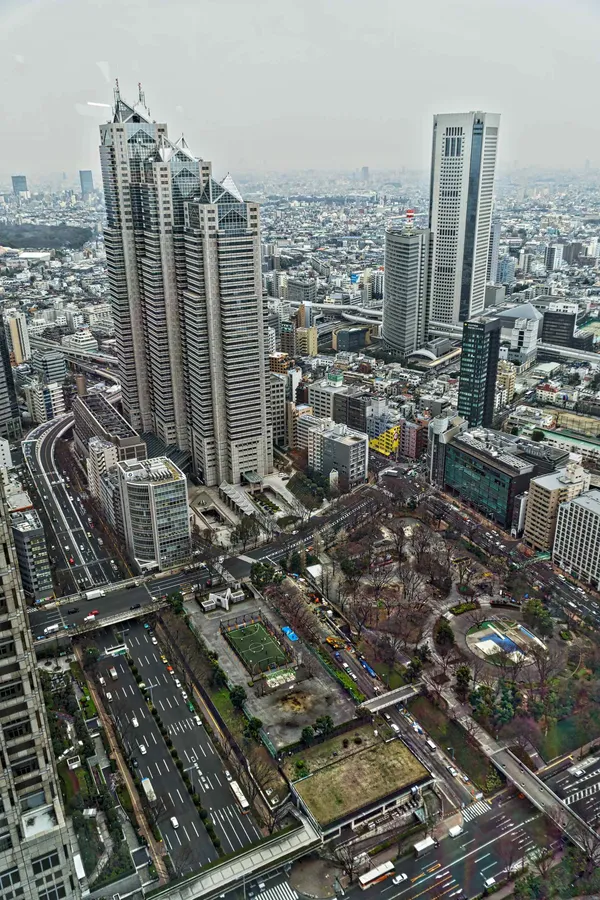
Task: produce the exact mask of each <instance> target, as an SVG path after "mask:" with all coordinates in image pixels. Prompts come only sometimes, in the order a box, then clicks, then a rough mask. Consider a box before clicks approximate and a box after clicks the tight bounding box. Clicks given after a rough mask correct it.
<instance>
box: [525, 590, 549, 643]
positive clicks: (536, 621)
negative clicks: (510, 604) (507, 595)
mask: <svg viewBox="0 0 600 900" xmlns="http://www.w3.org/2000/svg"><path fill="white" fill-rule="evenodd" d="M522 613H523V621H524V622H525V624H526V625H528V626H529V627H530V628H533V629H534V631H537V632H538V633H539V634H541V635H542V636H545V637H549V636H550V635H551V634H552V616H551V615H550V613H549V612H548V610H547V609H546V607H545V606H544V605H543V604H542V602H541V600H536V599H535V598H534V597H532V598H531V600H527V601H526V602H525V603H524V604H523V606H522Z"/></svg>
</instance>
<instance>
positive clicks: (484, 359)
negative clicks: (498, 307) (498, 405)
mask: <svg viewBox="0 0 600 900" xmlns="http://www.w3.org/2000/svg"><path fill="white" fill-rule="evenodd" d="M501 327H502V323H501V322H500V319H492V318H488V317H486V316H480V317H479V318H477V319H471V320H470V321H469V322H465V324H464V325H463V340H462V356H461V358H460V380H459V386H458V414H459V416H463V417H464V418H465V419H466V420H467V422H468V423H469V427H470V428H476V427H478V426H480V425H483V426H484V427H485V428H489V427H490V425H491V424H492V419H493V417H494V396H495V393H496V375H497V372H498V356H499V353H500V331H501Z"/></svg>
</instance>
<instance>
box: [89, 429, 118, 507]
mask: <svg viewBox="0 0 600 900" xmlns="http://www.w3.org/2000/svg"><path fill="white" fill-rule="evenodd" d="M118 461H119V453H118V450H117V447H116V446H115V444H113V443H112V441H105V440H104V439H103V438H99V437H92V438H90V439H89V441H88V456H87V459H86V461H85V466H86V469H87V479H88V488H89V492H90V494H91V495H92V497H96V499H98V500H100V499H101V495H102V490H101V484H102V479H103V477H104V476H105V475H106V474H107V473H108V472H110V471H111V470H112V469H114V467H115V466H116V465H117V462H118Z"/></svg>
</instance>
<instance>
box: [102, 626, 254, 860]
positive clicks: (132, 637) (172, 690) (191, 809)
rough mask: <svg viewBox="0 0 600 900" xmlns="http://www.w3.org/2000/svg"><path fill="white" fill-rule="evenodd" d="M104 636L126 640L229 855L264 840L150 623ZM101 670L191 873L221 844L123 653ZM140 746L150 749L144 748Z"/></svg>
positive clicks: (175, 855) (176, 855)
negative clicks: (112, 672)
mask: <svg viewBox="0 0 600 900" xmlns="http://www.w3.org/2000/svg"><path fill="white" fill-rule="evenodd" d="M99 637H100V642H101V645H102V647H103V648H104V649H106V648H108V647H112V646H116V645H118V644H120V643H125V644H126V645H127V647H128V650H129V653H130V655H131V657H132V659H133V661H134V663H135V665H136V666H137V668H138V670H139V674H140V675H141V677H142V679H143V683H145V684H146V686H147V688H148V691H149V694H150V695H151V700H152V703H153V704H154V705H155V706H156V708H157V709H158V712H159V715H160V718H161V720H162V723H163V725H164V726H165V727H166V728H167V730H168V732H169V736H170V738H171V740H172V741H173V746H174V748H175V749H176V750H177V752H178V754H179V757H180V759H181V760H182V762H183V764H184V772H187V774H188V775H189V777H190V779H191V780H192V782H193V784H194V786H195V787H196V790H197V792H198V793H199V795H200V797H201V800H202V805H203V806H204V808H205V809H207V810H208V812H209V815H210V818H211V819H212V821H213V822H214V826H215V830H216V833H217V834H218V836H219V838H220V840H221V843H222V845H223V849H224V851H225V853H231V852H234V851H239V850H241V849H242V848H243V847H245V846H248V845H249V844H252V843H254V842H255V841H256V840H258V838H259V837H260V836H261V835H260V832H259V831H258V828H257V827H256V825H255V823H254V822H253V820H252V817H251V816H250V815H248V814H245V815H244V814H242V813H241V811H240V809H239V807H238V805H237V802H236V800H235V798H234V796H233V793H232V792H231V789H230V787H229V781H228V778H227V776H226V774H225V767H224V765H223V763H222V761H221V758H220V757H219V756H218V754H217V753H216V751H215V748H214V746H213V744H212V742H211V740H210V738H209V736H208V734H207V732H206V731H205V729H204V727H203V726H202V724H198V721H197V720H196V714H195V712H193V711H192V710H191V709H190V708H189V707H188V703H189V699H188V700H186V699H184V697H183V693H182V692H183V691H184V689H185V688H184V686H183V684H182V685H181V686H180V687H178V686H177V680H179V674H178V673H177V672H173V673H172V674H171V673H170V672H169V671H168V670H167V664H165V663H163V662H162V661H161V659H160V656H161V653H162V651H161V648H160V646H159V644H158V642H157V643H156V644H155V643H153V641H152V638H153V635H151V634H150V632H149V629H146V628H144V625H143V624H142V623H141V622H138V621H136V622H131V623H126V625H125V627H121V628H119V630H118V632H117V631H113V632H102V633H100V635H99ZM155 640H156V639H155ZM113 666H114V667H115V668H116V669H117V672H118V678H117V680H116V681H114V680H112V679H111V678H110V676H109V675H108V670H109V669H110V668H111V667H113ZM100 669H101V672H102V675H103V676H104V678H105V679H106V685H105V686H104V687H103V691H104V696H105V697H106V692H109V693H110V694H111V695H112V700H111V701H110V702H106V708H107V709H108V710H109V712H110V713H111V714H112V715H113V717H114V719H115V722H116V724H117V727H118V728H119V731H120V733H121V737H122V739H123V742H124V744H125V746H126V748H127V749H128V750H129V752H130V753H131V755H132V756H133V757H134V758H135V760H136V761H137V764H138V771H139V773H140V775H141V776H142V777H143V778H144V777H148V778H150V780H151V782H152V785H153V787H154V790H155V793H156V795H157V797H158V798H159V803H158V806H157V824H158V826H159V828H160V830H161V832H162V834H163V838H164V841H165V844H166V845H167V847H168V849H169V852H170V853H171V857H172V859H173V862H174V865H175V867H176V868H177V871H178V873H179V874H180V875H183V874H187V873H189V872H193V871H195V870H197V869H198V868H199V867H200V866H202V865H204V864H205V863H207V862H209V861H211V860H213V859H216V858H217V853H216V850H215V849H214V847H213V845H212V842H211V841H210V839H209V837H208V835H207V833H206V830H205V828H204V825H203V824H202V820H201V818H200V816H199V815H198V811H197V810H196V807H195V806H194V804H193V802H192V800H191V797H190V796H189V793H188V791H187V789H186V787H185V785H184V783H183V780H182V777H181V775H180V773H179V771H178V769H177V767H176V765H175V763H174V761H173V759H172V757H171V754H170V751H169V749H168V748H167V746H166V744H165V742H164V740H163V738H162V735H161V733H160V730H159V728H158V725H157V723H156V721H155V720H154V717H153V716H152V715H151V714H150V712H149V710H148V706H147V703H146V701H145V700H144V697H143V695H142V693H141V691H140V689H139V687H138V685H137V683H136V681H135V679H134V677H133V675H132V673H131V669H130V667H129V665H128V663H127V661H126V659H125V657H123V656H118V657H115V658H108V659H104V660H102V661H101V663H100ZM134 720H135V721H137V725H136V724H135V722H134ZM142 746H143V747H145V748H146V752H145V753H144V752H143V751H142V750H141V747H142ZM172 816H175V817H176V819H177V821H178V823H179V827H178V828H173V826H172V824H171V817H172Z"/></svg>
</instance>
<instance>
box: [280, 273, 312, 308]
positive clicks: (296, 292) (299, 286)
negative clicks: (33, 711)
mask: <svg viewBox="0 0 600 900" xmlns="http://www.w3.org/2000/svg"><path fill="white" fill-rule="evenodd" d="M287 300H288V303H315V302H316V300H317V281H316V279H315V278H288V280H287Z"/></svg>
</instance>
